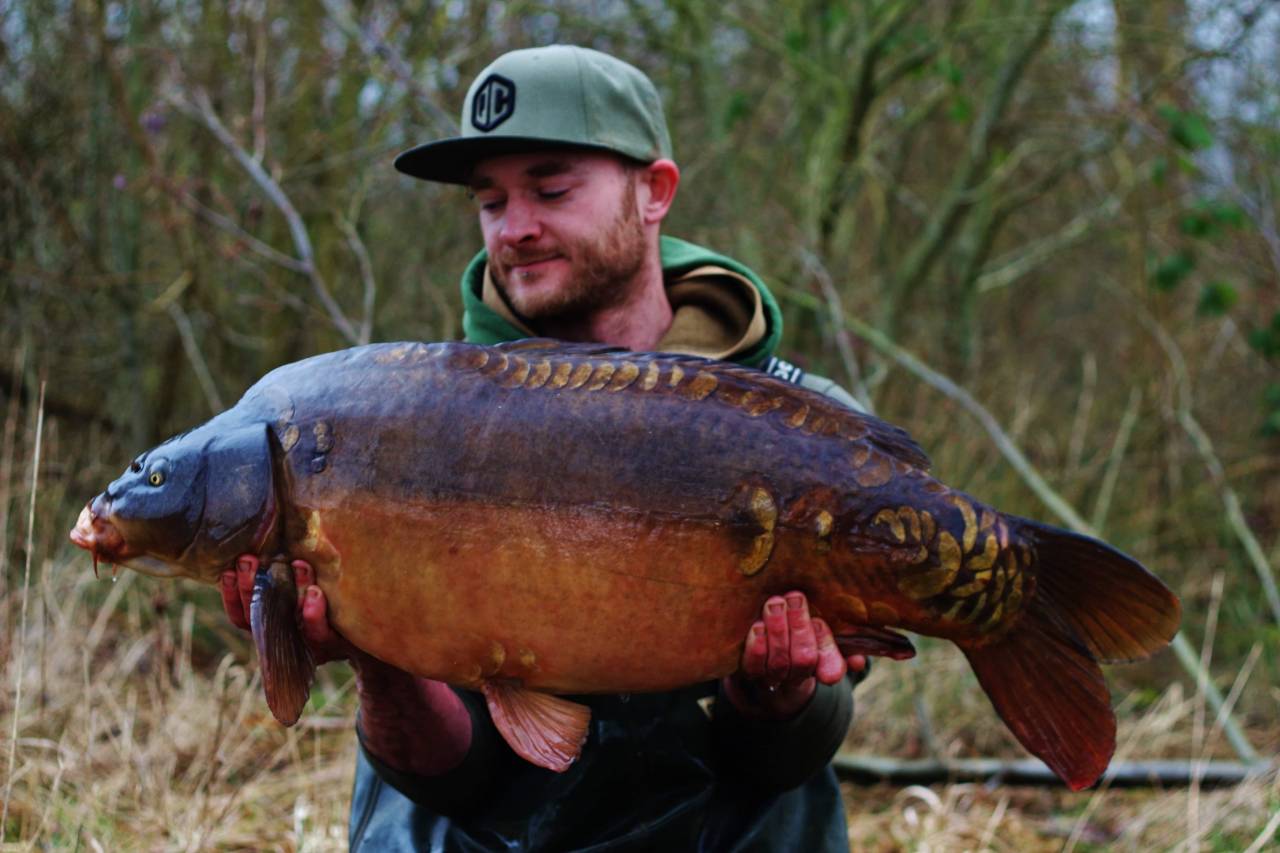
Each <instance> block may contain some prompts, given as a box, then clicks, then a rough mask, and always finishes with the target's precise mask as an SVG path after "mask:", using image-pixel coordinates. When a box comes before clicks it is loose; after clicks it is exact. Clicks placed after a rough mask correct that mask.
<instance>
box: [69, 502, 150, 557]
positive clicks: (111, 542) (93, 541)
mask: <svg viewBox="0 0 1280 853" xmlns="http://www.w3.org/2000/svg"><path fill="white" fill-rule="evenodd" d="M96 503H98V501H96V500H94V501H90V502H89V503H87V504H85V506H84V509H82V510H80V517H79V518H77V519H76V526H75V527H73V528H72V529H71V541H72V543H73V544H75V545H77V546H79V547H81V548H83V549H85V550H86V551H88V552H89V553H90V554H92V555H93V573H94V575H95V576H96V575H97V574H98V562H99V561H102V562H106V563H123V562H125V561H127V560H129V559H130V558H132V557H135V556H137V555H136V554H131V553H129V549H128V546H127V545H126V544H125V541H124V536H122V535H121V533H120V530H119V528H117V527H116V526H115V525H114V524H112V523H111V521H110V520H109V519H108V518H107V517H106V515H105V514H104V513H102V512H99V510H98V509H97V508H96V507H95V506H94V505H95V504H96Z"/></svg>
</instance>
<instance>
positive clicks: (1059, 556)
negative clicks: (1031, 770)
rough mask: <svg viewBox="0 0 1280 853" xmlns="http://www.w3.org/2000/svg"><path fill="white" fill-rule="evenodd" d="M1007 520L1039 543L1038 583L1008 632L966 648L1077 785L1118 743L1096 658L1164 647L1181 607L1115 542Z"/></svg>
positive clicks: (1042, 753) (1027, 734)
mask: <svg viewBox="0 0 1280 853" xmlns="http://www.w3.org/2000/svg"><path fill="white" fill-rule="evenodd" d="M1010 521H1011V522H1013V524H1012V525H1011V526H1014V527H1015V529H1016V530H1017V535H1019V536H1021V537H1022V538H1024V539H1025V540H1026V541H1028V542H1029V543H1032V544H1034V546H1035V553H1036V567H1035V573H1036V585H1035V592H1034V594H1033V595H1032V596H1031V598H1030V600H1029V601H1028V603H1027V604H1026V605H1025V607H1024V609H1023V612H1022V615H1021V616H1020V618H1019V620H1018V623H1017V625H1016V626H1015V627H1014V628H1013V630H1012V631H1010V632H1009V633H1008V634H1007V635H1005V636H1004V637H1002V638H1001V639H999V640H998V641H996V642H994V643H990V644H987V645H980V646H972V647H965V646H964V645H962V646H961V648H962V649H963V650H964V653H965V656H966V657H968V659H969V663H970V664H971V665H972V666H973V670H974V672H975V673H976V674H977V676H978V682H979V683H980V684H981V685H982V687H983V689H984V690H985V691H986V692H987V695H988V696H989V697H990V699H991V703H992V704H993V705H994V706H995V708H996V712H997V713H999V714H1000V717H1001V719H1003V720H1004V721H1005V723H1006V724H1008V726H1009V728H1010V730H1011V731H1012V732H1013V734H1014V736H1015V737H1017V739H1018V741H1019V742H1020V743H1021V744H1022V745H1023V746H1025V747H1026V748H1027V750H1028V751H1030V752H1031V753H1032V754H1033V755H1036V756H1038V757H1039V758H1040V759H1041V760H1042V761H1044V763H1045V764H1047V765H1048V766H1049V768H1050V769H1051V770H1053V771H1054V772H1055V773H1057V774H1058V776H1060V777H1061V778H1062V779H1063V781H1065V782H1066V783H1067V784H1068V785H1069V786H1070V787H1071V788H1072V789H1073V790H1080V789H1081V788H1086V787H1088V786H1089V785H1092V784H1093V783H1094V782H1095V781H1097V779H1098V777H1099V776H1101V775H1102V773H1103V772H1104V771H1105V770H1106V769H1107V764H1108V763H1109V762H1110V761H1111V755H1112V753H1113V752H1114V751H1115V742H1116V720H1115V714H1114V713H1112V711H1111V696H1110V694H1109V692H1108V691H1107V685H1106V682H1105V681H1104V680H1103V677H1102V670H1101V668H1100V667H1099V666H1098V661H1100V660H1101V661H1108V662H1111V661H1127V660H1137V659H1140V658H1145V657H1148V656H1149V655H1151V654H1152V653H1153V652H1155V651H1157V650H1159V649H1160V648H1162V647H1164V646H1165V645H1166V644H1167V643H1168V642H1169V641H1170V640H1171V639H1173V635H1174V634H1175V633H1176V632H1177V630H1178V622H1179V620H1180V617H1181V606H1180V605H1179V603H1178V599H1177V597H1176V596H1175V595H1174V594H1173V593H1172V592H1170V591H1169V589H1168V587H1166V586H1165V585H1164V584H1163V583H1161V582H1160V581H1159V580H1158V579H1157V578H1156V577H1155V576H1154V575H1152V574H1151V573H1150V572H1148V571H1147V570H1146V569H1144V568H1143V567H1142V566H1141V565H1140V564H1138V563H1137V562H1135V561H1134V560H1132V559H1130V558H1129V557H1127V556H1125V555H1124V554H1122V553H1120V552H1119V551H1117V550H1115V549H1114V548H1111V547H1109V546H1107V545H1105V544H1103V543H1101V542H1098V541H1097V540H1094V539H1089V538H1087V537H1084V536H1078V535H1076V534H1073V533H1069V532H1067V531H1065V530H1059V529H1057V528H1053V527H1048V526H1046V525H1042V524H1038V523H1036V522H1033V521H1028V520H1025V519H1012V518H1011V519H1010Z"/></svg>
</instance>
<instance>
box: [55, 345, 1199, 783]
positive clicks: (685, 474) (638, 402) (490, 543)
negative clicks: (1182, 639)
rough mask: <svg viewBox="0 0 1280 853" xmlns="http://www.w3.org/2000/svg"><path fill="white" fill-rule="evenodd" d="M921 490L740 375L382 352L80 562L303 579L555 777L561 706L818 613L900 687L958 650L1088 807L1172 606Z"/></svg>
mask: <svg viewBox="0 0 1280 853" xmlns="http://www.w3.org/2000/svg"><path fill="white" fill-rule="evenodd" d="M927 468H928V459H927V458H926V456H925V454H924V453H923V452H922V451H921V450H920V448H919V447H917V446H916V444H915V443H914V442H913V441H912V440H911V439H910V438H909V437H908V436H907V434H906V433H905V432H903V431H902V430H900V429H898V428H897V427H893V426H890V425H889V424H886V423H884V422H882V421H880V420H877V419H876V418H873V417H869V416H866V415H862V414H858V413H856V412H853V411H851V410H849V409H847V408H844V407H843V406H841V405H839V404H838V403H836V402H833V401H831V400H829V399H827V398H825V397H823V396H821V395H819V394H816V393H812V392H809V391H807V390H805V389H802V388H798V387H796V386H793V385H790V384H787V383H785V382H782V381H780V380H777V379H774V378H772V377H769V376H766V375H765V374H763V373H760V372H757V371H755V370H751V369H749V368H744V367H741V366H737V365H733V364H728V363H723V362H717V361H708V360H704V359H698V358H693V357H688V356H674V355H660V354H647V353H631V352H627V351H620V350H614V349H607V348H603V347H599V346H592V345H566V344H558V343H553V342H549V341H539V340H533V341H522V342H518V343H514V344H504V345H500V346H496V347H485V346H475V345H468V344H457V343H445V344H419V343H398V344H378V345H373V346H364V347H357V348H354V349H348V350H343V351H339V352H334V353H329V354H327V355H321V356H317V357H315V358H310V359H306V360H305V361H300V362H297V363H295V364H289V365H286V366H284V367H281V368H279V369H277V370H274V371H272V372H271V373H269V374H268V375H267V376H266V377H264V378H263V379H262V380H261V381H259V382H258V383H257V384H256V385H254V386H253V387H252V388H250V389H249V391H248V392H246V393H245V395H244V397H243V398H242V399H241V400H240V402H239V403H237V404H236V406H235V407H233V408H231V409H229V410H228V411H226V412H224V413H222V414H220V415H218V416H217V417H215V418H213V419H212V420H210V421H209V422H208V423H206V424H204V425H203V426H200V427H198V428H196V429H194V430H191V431H190V432H187V433H184V434H182V435H180V436H177V437H175V438H172V439H170V440H169V441H167V442H165V443H164V444H161V445H160V446H159V447H157V448H155V449H154V450H150V451H148V452H146V453H144V454H142V455H141V456H139V457H138V458H137V459H136V460H134V462H133V463H132V464H131V465H130V466H129V469H128V470H127V471H126V472H125V473H124V475H123V476H121V477H120V478H119V479H118V480H116V481H115V482H113V483H112V484H111V485H110V486H108V487H107V490H106V491H105V492H103V493H102V494H101V495H99V496H97V497H96V498H94V499H93V501H91V502H90V503H89V505H88V506H86V507H85V509H84V511H83V512H82V513H81V517H80V519H79V522H78V524H77V526H76V528H75V530H74V531H73V532H72V534H71V538H72V540H73V541H74V542H76V544H78V545H80V546H82V547H84V548H86V549H89V550H90V551H92V552H93V554H94V558H95V562H96V561H97V560H99V559H101V560H106V561H110V562H113V563H119V564H123V565H125V566H128V567H131V568H134V569H136V570H138V571H141V572H145V573H147V574H151V575H158V576H164V577H176V576H183V577H189V578H194V579H195V580H198V581H203V582H205V583H216V582H217V579H218V576H219V574H220V573H221V572H222V571H224V570H226V569H227V568H228V567H229V566H230V565H231V564H232V562H233V560H234V559H235V558H236V557H237V556H238V555H240V554H242V553H253V554H258V555H261V556H263V557H264V558H266V561H265V562H264V566H265V565H267V563H268V562H271V558H273V557H276V556H277V555H283V556H284V558H285V559H286V560H289V559H302V560H306V561H308V562H310V563H311V564H312V566H313V567H314V569H315V573H316V579H317V583H318V584H319V585H320V586H321V588H323V590H324V591H325V594H326V596H327V598H328V602H329V615H330V619H331V621H332V623H333V625H334V627H335V628H336V629H337V630H338V631H340V632H341V633H342V634H343V635H344V636H345V637H346V638H347V639H348V640H350V641H351V642H352V643H354V644H355V645H356V646H358V647H359V648H361V649H364V650H365V651H367V652H369V653H370V654H372V655H374V656H376V657H378V658H380V659H382V660H384V661H386V662H388V663H390V664H393V665H395V666H397V667H400V668H402V669H405V670H408V671H409V672H413V673H416V674H417V675H420V676H424V677H428V678H433V679H440V680H443V681H447V682H449V683H451V684H455V685H460V686H463V687H468V688H475V689H481V690H483V691H484V692H485V695H486V697H487V698H488V700H489V705H490V708H491V710H492V711H493V716H494V719H495V722H496V723H497V724H498V726H499V728H500V729H501V730H502V732H503V734H504V735H505V736H506V737H507V739H508V741H510V742H511V743H512V745H513V746H514V747H516V748H517V750H518V751H520V753H521V754H522V755H524V756H525V757H527V758H529V759H530V760H533V761H535V762H536V763H539V764H543V765H544V766H550V767H554V768H557V769H563V767H566V766H568V764H569V763H570V762H571V761H572V760H573V759H574V758H575V757H576V755H577V754H578V750H579V749H580V747H581V743H582V739H583V738H584V737H585V732H586V727H587V726H586V723H587V721H586V718H585V715H584V714H583V713H581V711H585V709H583V708H582V706H580V705H577V704H575V703H571V702H569V701H568V700H564V699H559V698H556V697H554V696H553V695H551V694H556V693H596V692H602V693H603V692H607V693H622V692H636V691H650V690H667V689H671V688H675V687H678V686H681V685H686V684H691V683H696V682H701V681H706V680H709V679H714V678H717V677H719V676H723V675H726V674H728V673H730V672H733V671H734V670H735V669H736V668H737V666H738V663H739V655H740V653H741V647H742V642H743V639H744V637H745V636H746V633H747V629H748V627H749V626H750V625H751V623H752V622H753V621H754V619H755V618H756V617H757V614H758V612H759V610H760V608H761V605H762V603H763V602H764V600H765V599H766V598H767V597H768V596H770V595H773V594H778V593H782V592H785V591H787V590H791V589H798V590H802V591H803V592H804V593H805V594H806V595H807V596H808V598H809V601H810V604H811V607H812V609H813V611H814V612H815V613H816V614H817V615H819V616H821V617H822V618H823V619H825V620H826V621H827V622H828V623H829V624H830V626H831V628H832V631H833V633H835V634H836V636H837V637H838V638H839V643H840V645H841V648H842V650H843V651H844V652H846V653H854V652H863V653H870V654H881V655H888V656H890V657H899V658H900V657H905V656H909V655H910V654H911V653H912V648H911V645H910V643H909V641H908V640H907V639H906V638H905V637H902V636H900V635H898V634H895V633H893V632H892V631H891V630H889V629H891V628H903V629H908V630H910V631H914V632H917V633H920V634H926V635H930V636H935V637H943V638H946V639H949V640H952V641H953V642H955V643H956V644H957V645H958V646H959V647H960V648H961V649H962V650H963V651H964V653H965V655H966V656H967V657H968V659H969V662H970V664H971V665H972V666H973V669H974V671H975V672H976V673H977V676H978V680H979V682H980V683H981V684H982V687H983V688H984V689H985V690H986V692H987V694H988V696H989V697H990V698H991V701H992V703H993V704H994V705H995V708H996V711H997V712H998V713H999V714H1000V716H1001V717H1002V718H1003V719H1004V720H1005V722H1006V723H1007V724H1008V725H1009V727H1010V728H1011V729H1012V731H1013V733H1014V735H1015V736H1016V737H1017V738H1018V740H1019V741H1020V742H1021V743H1022V744H1023V745H1024V746H1025V747H1026V748H1027V749H1028V750H1030V751H1031V752H1032V753H1034V754H1035V755H1037V756H1039V757H1040V758H1041V759H1043V760H1044V761H1045V762H1046V763H1047V764H1048V765H1049V766H1050V767H1051V768H1052V769H1053V770H1054V771H1055V772H1056V773H1057V774H1058V775H1059V776H1061V777H1062V778H1063V779H1064V780H1065V781H1066V782H1067V783H1068V784H1069V785H1070V786H1071V787H1073V788H1081V787H1084V786H1086V785H1089V784H1091V783H1092V782H1094V781H1095V780H1096V779H1097V778H1098V777H1099V776H1100V775H1101V774H1102V772H1103V771H1104V770H1105V769H1106V766H1107V763H1108V762H1109V761H1110V758H1111V754H1112V752H1113V750H1114V746H1115V717H1114V715H1113V714H1112V711H1111V706H1110V696H1109V693H1108V691H1107V687H1106V684H1105V682H1104V681H1103V677H1102V672H1101V670H1100V668H1099V666H1098V662H1099V661H1103V662H1111V661H1128V660H1135V659H1139V658H1145V657H1147V656H1149V655H1150V654H1151V653H1153V652H1154V651H1156V650H1158V649H1160V648H1161V647H1163V646H1164V645H1165V644H1166V643H1167V642H1168V641H1169V640H1170V638H1171V637H1172V636H1173V634H1174V632H1175V631H1176V630H1177V626H1178V621H1179V613H1180V608H1179V603H1178V600H1177V598H1176V597H1175V596H1174V595H1173V594H1172V593H1171V592H1170V591H1169V590H1168V589H1167V588H1166V587H1165V586H1164V585H1163V584H1162V583H1161V582H1160V581H1159V580H1157V579H1156V578H1155V577H1153V576H1152V575H1151V574H1149V573H1148V572H1147V571H1146V570H1145V569H1144V568H1143V567H1142V566H1140V565H1139V564H1138V563H1136V562H1135V561H1133V560H1132V559H1130V558H1129V557H1126V556H1125V555H1123V554H1121V553H1119V552H1117V551H1115V550H1114V549H1112V548H1110V547H1109V546H1107V545H1105V544H1103V543H1101V542H1098V541H1095V540H1093V539H1088V538H1085V537H1082V536H1077V535H1075V534H1072V533H1068V532H1066V531H1063V530H1058V529H1055V528H1052V527H1049V526H1046V525H1043V524H1039V523H1037V522H1034V521H1029V520H1027V519H1023V518H1017V517H1014V516H1010V515H1005V514H1003V513H1000V512H998V511H997V510H994V509H992V508H990V507H988V506H986V505H984V504H982V503H980V502H979V501H977V500H974V499H973V498H971V497H969V496H968V495H965V494H963V493H961V492H958V491H955V490H953V489H951V488H948V487H947V486H945V485H943V484H942V483H940V482H938V481H937V480H935V479H933V478H932V477H930V476H929V475H928V473H926V470H927ZM285 565H286V563H285V562H283V561H281V560H276V561H275V562H274V563H273V564H272V568H264V569H263V570H262V571H260V572H259V577H258V579H257V587H256V589H255V601H254V606H253V608H252V611H253V612H252V614H251V621H252V623H253V628H254V636H255V638H256V640H257V644H258V651H259V655H260V657H261V659H262V662H263V671H264V678H263V680H264V684H265V687H266V690H267V696H268V702H269V704H270V705H271V707H272V710H273V712H275V714H276V716H277V717H279V718H280V719H281V720H282V721H283V722H286V723H292V722H293V721H294V720H296V719H297V716H298V714H299V713H300V712H301V709H302V706H303V704H305V701H306V697H307V692H308V690H309V687H310V678H311V675H312V672H313V668H312V667H311V665H310V662H309V660H308V659H307V657H306V647H305V646H304V645H303V644H302V643H301V640H300V638H299V632H298V628H297V625H296V622H295V610H294V606H295V605H294V600H295V599H294V596H295V594H296V593H295V591H294V589H293V588H292V586H291V581H290V579H289V573H288V571H287V570H282V569H283V567H284V566H285Z"/></svg>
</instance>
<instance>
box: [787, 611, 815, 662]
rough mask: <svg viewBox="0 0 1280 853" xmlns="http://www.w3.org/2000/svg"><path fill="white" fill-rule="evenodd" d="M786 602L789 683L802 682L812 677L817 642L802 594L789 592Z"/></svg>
mask: <svg viewBox="0 0 1280 853" xmlns="http://www.w3.org/2000/svg"><path fill="white" fill-rule="evenodd" d="M786 600H787V631H788V633H789V635H790V638H791V660H790V662H791V672H790V674H789V675H788V678H789V679H790V680H791V681H803V680H804V679H806V678H808V677H810V676H811V675H813V668H814V666H815V665H816V664H817V663H818V640H817V638H816V637H815V636H814V633H813V620H812V619H811V618H810V617H809V602H808V600H807V599H806V598H805V596H804V593H803V592H789V593H787V595H786Z"/></svg>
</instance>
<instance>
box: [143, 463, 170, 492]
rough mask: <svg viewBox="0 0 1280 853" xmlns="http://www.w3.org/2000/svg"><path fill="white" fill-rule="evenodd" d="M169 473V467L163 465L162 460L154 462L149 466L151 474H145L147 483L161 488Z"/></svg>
mask: <svg viewBox="0 0 1280 853" xmlns="http://www.w3.org/2000/svg"><path fill="white" fill-rule="evenodd" d="M168 473H169V466H168V465H166V464H165V462H164V460H163V459H158V460H156V462H155V464H154V465H152V466H151V472H150V473H149V474H147V482H148V483H150V484H151V485H153V486H163V485H164V479H165V477H166V476H167V475H168Z"/></svg>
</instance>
